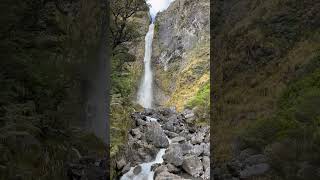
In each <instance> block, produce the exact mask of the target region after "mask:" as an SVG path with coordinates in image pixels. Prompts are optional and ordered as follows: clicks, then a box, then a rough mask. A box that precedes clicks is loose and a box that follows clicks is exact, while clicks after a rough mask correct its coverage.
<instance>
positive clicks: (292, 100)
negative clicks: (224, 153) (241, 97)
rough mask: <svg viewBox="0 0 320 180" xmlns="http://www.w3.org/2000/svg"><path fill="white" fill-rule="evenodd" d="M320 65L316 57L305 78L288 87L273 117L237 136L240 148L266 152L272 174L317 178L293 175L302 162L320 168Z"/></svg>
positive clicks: (257, 123)
mask: <svg viewBox="0 0 320 180" xmlns="http://www.w3.org/2000/svg"><path fill="white" fill-rule="evenodd" d="M319 63H320V59H319V57H317V58H316V59H315V62H314V63H311V64H310V65H309V67H310V68H307V71H306V72H304V73H303V74H304V76H302V77H300V78H298V79H297V80H294V81H293V82H292V83H290V84H289V85H288V87H287V88H286V89H285V90H284V92H283V93H282V95H281V97H280V99H279V102H278V108H277V113H276V114H275V115H274V117H272V118H270V119H261V120H257V121H255V122H254V123H252V124H250V125H249V126H248V127H247V128H245V129H244V130H243V132H241V133H240V138H241V142H242V146H243V148H246V147H251V148H255V149H257V150H260V151H265V153H266V154H267V155H268V156H269V158H270V162H271V163H272V165H273V167H274V170H275V173H277V174H278V175H280V176H282V177H283V178H285V179H299V178H300V179H306V178H308V179H316V175H312V174H309V175H306V174H305V175H298V174H297V173H296V172H297V171H298V170H299V165H300V164H301V163H303V162H307V163H310V164H311V165H312V166H315V167H316V166H320V134H319V132H320V112H319V106H320V66H319ZM311 68H312V69H313V71H311Z"/></svg>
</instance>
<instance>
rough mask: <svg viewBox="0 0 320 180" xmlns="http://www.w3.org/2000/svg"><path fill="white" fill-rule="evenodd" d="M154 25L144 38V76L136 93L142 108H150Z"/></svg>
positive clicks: (151, 25)
mask: <svg viewBox="0 0 320 180" xmlns="http://www.w3.org/2000/svg"><path fill="white" fill-rule="evenodd" d="M153 30H154V24H153V23H151V24H150V26H149V31H148V33H147V35H146V37H145V52H144V60H143V61H144V75H143V79H142V83H141V85H140V87H139V91H138V103H139V104H140V105H141V106H142V107H144V108H151V107H152V99H153V98H152V69H151V55H152V40H153Z"/></svg>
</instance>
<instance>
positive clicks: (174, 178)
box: [155, 171, 184, 180]
mask: <svg viewBox="0 0 320 180" xmlns="http://www.w3.org/2000/svg"><path fill="white" fill-rule="evenodd" d="M155 180H184V178H182V177H180V176H178V175H175V174H172V173H170V172H168V171H163V172H161V173H159V174H157V176H156V177H155Z"/></svg>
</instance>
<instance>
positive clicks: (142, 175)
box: [120, 116, 171, 180]
mask: <svg viewBox="0 0 320 180" xmlns="http://www.w3.org/2000/svg"><path fill="white" fill-rule="evenodd" d="M147 121H148V122H151V121H154V122H157V119H155V118H151V117H148V116H147ZM167 138H168V137H167ZM168 141H169V144H171V139H169V138H168ZM166 149H167V148H161V149H160V150H159V152H158V154H157V156H156V158H155V160H153V161H151V162H147V163H142V164H139V166H141V171H140V172H139V173H138V174H135V173H134V172H133V171H134V169H135V168H136V167H137V166H135V167H131V168H130V170H129V171H128V172H127V173H125V174H124V175H123V176H122V177H121V178H120V180H153V179H154V178H153V177H154V171H152V170H151V167H152V165H154V164H161V163H162V162H163V158H162V156H163V155H164V154H165V152H166Z"/></svg>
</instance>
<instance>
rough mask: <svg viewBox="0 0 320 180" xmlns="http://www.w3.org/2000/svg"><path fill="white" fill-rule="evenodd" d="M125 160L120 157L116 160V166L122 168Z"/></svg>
mask: <svg viewBox="0 0 320 180" xmlns="http://www.w3.org/2000/svg"><path fill="white" fill-rule="evenodd" d="M126 164H127V162H126V161H125V160H124V158H121V159H120V160H119V161H117V162H116V165H117V168H118V169H119V170H120V169H122V168H123V167H124V166H125V165H126Z"/></svg>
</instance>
